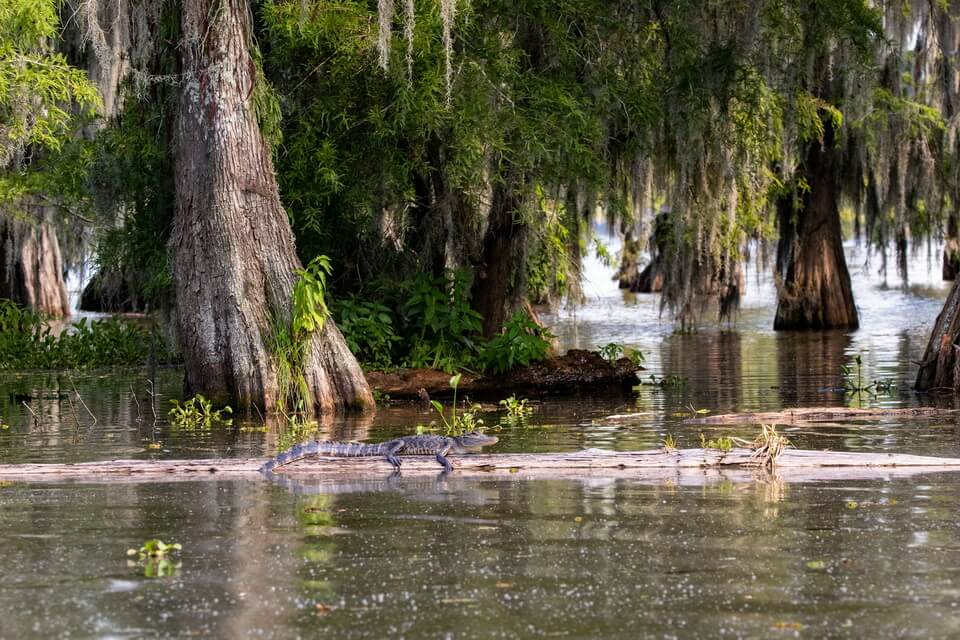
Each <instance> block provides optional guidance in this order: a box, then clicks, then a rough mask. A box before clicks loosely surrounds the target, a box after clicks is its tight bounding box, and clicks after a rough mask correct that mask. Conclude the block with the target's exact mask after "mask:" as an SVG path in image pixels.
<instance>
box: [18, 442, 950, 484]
mask: <svg viewBox="0 0 960 640" xmlns="http://www.w3.org/2000/svg"><path fill="white" fill-rule="evenodd" d="M754 454H755V452H754V451H753V450H752V449H733V450H732V451H729V452H723V451H720V450H717V449H682V450H671V451H667V450H664V449H655V450H650V451H619V452H618V451H607V450H603V449H585V450H583V451H577V452H573V453H542V454H534V453H502V454H477V455H466V456H456V457H452V458H451V461H452V462H453V464H454V466H455V469H456V470H455V471H454V472H453V474H451V477H478V478H490V479H493V478H584V477H619V478H637V479H643V478H662V477H673V476H674V475H675V474H676V473H677V472H682V473H686V474H687V475H703V474H705V473H706V472H708V471H716V470H724V471H725V470H740V471H744V472H746V473H750V472H753V471H762V468H761V464H760V463H759V462H758V461H757V459H756V457H755V455H754ZM263 462H264V459H263V458H238V459H207V460H166V461H163V460H109V461H105V462H84V463H76V464H10V465H0V480H22V481H30V482H37V481H48V482H49V481H63V480H85V481H99V482H103V481H111V482H112V481H114V480H125V481H144V482H147V481H153V482H157V481H172V480H207V479H208V480H223V479H230V478H236V479H244V478H246V479H253V478H262V477H263V476H261V475H260V474H259V473H258V471H257V470H258V469H259V468H260V465H261V464H263ZM864 469H875V470H879V471H880V472H879V473H877V474H872V475H870V477H878V476H879V477H883V476H884V475H888V474H889V473H890V472H891V471H892V470H893V469H900V470H904V469H909V471H910V472H916V473H923V472H932V471H960V458H934V457H929V456H913V455H904V454H894V453H853V452H840V451H806V450H801V449H787V450H786V451H784V452H783V453H782V454H781V455H780V456H779V457H778V458H777V459H776V473H777V474H778V475H779V476H781V477H783V478H784V479H789V476H790V475H791V474H795V475H799V476H801V477H802V478H804V479H805V480H809V479H815V478H830V479H833V478H840V477H843V478H848V479H849V478H854V477H860V476H861V475H862V471H863V470H864ZM664 470H666V472H665V471H664ZM439 471H440V468H439V465H437V463H436V461H435V460H434V459H433V458H432V457H430V456H412V457H406V458H403V469H402V474H403V476H436V475H437V473H438V472H439ZM391 472H392V468H391V466H390V464H389V463H387V462H386V461H385V460H383V459H381V458H334V457H329V456H321V457H318V458H308V459H305V460H300V461H297V462H295V463H292V464H290V465H287V466H285V467H280V468H278V469H277V470H275V476H277V477H288V478H295V477H314V478H316V477H321V478H329V479H340V480H344V479H347V478H350V479H363V478H383V477H385V476H388V475H390V474H391ZM796 472H799V474H797V473H796Z"/></svg>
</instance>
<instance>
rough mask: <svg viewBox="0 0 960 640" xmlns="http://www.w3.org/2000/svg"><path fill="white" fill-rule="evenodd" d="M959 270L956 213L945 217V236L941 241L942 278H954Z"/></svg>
mask: <svg viewBox="0 0 960 640" xmlns="http://www.w3.org/2000/svg"><path fill="white" fill-rule="evenodd" d="M958 270H960V237H958V233H957V213H956V212H954V213H951V214H950V216H949V217H948V218H947V238H946V241H945V242H944V243H943V279H944V280H956V279H957V271H958Z"/></svg>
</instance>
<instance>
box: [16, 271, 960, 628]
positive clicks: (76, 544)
mask: <svg viewBox="0 0 960 640" xmlns="http://www.w3.org/2000/svg"><path fill="white" fill-rule="evenodd" d="M858 260H859V259H858V258H853V260H852V262H851V264H858V263H859V262H858ZM917 262H918V263H921V264H920V265H919V267H918V266H915V267H914V270H913V274H914V277H916V276H917V275H918V274H919V275H921V276H922V274H924V273H926V274H927V275H928V276H929V277H928V280H929V282H930V284H928V285H923V283H922V282H921V284H920V285H919V286H918V285H913V286H912V287H911V288H908V289H900V288H884V287H883V286H882V283H880V282H878V280H877V278H876V277H873V276H871V275H869V274H865V273H863V272H861V271H858V270H854V271H855V273H854V279H855V283H854V286H855V293H856V296H857V300H858V303H859V305H860V311H861V322H862V328H861V329H860V331H858V332H855V333H852V334H846V333H826V334H819V333H818V334H780V335H778V334H774V333H773V332H772V331H770V330H769V325H770V324H771V321H772V305H771V300H770V298H771V296H772V292H771V288H770V285H769V282H767V281H765V280H762V281H760V282H757V281H755V280H754V279H753V276H751V278H750V285H751V288H750V291H749V292H748V296H747V297H746V299H745V301H744V309H743V313H742V315H741V317H740V319H739V321H738V324H737V325H736V326H735V327H732V328H726V327H720V328H715V327H707V328H705V329H703V330H702V331H701V332H700V333H697V334H693V335H673V334H671V332H670V326H669V324H668V323H666V322H663V323H661V322H660V321H659V316H658V308H657V306H656V305H657V303H656V299H655V298H654V297H652V296H640V297H637V298H629V297H628V298H627V299H624V297H623V296H621V295H620V294H619V292H617V291H616V290H614V289H612V288H611V285H610V284H609V282H608V281H607V280H606V276H605V275H604V274H602V272H600V270H599V267H598V266H597V265H593V266H592V269H593V270H594V271H595V272H596V273H600V275H599V276H597V275H596V273H594V274H592V275H593V277H592V278H591V279H590V280H589V282H588V287H587V294H588V296H590V297H591V300H590V302H589V304H588V305H587V306H586V307H583V308H581V309H579V310H578V311H577V313H576V315H574V314H572V313H570V312H562V313H561V314H560V315H558V316H555V317H551V318H549V320H550V322H551V323H552V324H553V326H554V327H555V330H556V331H557V332H558V334H560V336H561V339H562V341H563V342H564V344H565V345H566V346H580V347H594V346H600V345H603V344H606V343H607V342H611V341H616V342H622V343H625V344H628V345H631V346H638V347H640V348H641V349H642V350H643V351H644V353H645V354H646V356H647V363H646V364H647V367H648V369H649V372H648V373H655V374H657V375H658V376H663V375H671V374H673V375H678V376H683V377H684V378H685V380H686V382H685V384H682V385H679V386H676V387H663V388H661V387H655V386H645V387H642V388H641V389H640V392H639V393H638V394H637V395H636V397H630V398H623V397H621V398H608V399H587V398H580V399H575V398H574V399H570V398H568V399H560V400H550V401H542V402H538V403H536V404H535V407H536V413H535V415H534V416H533V418H532V419H531V420H530V424H529V425H528V426H526V427H505V428H504V429H503V430H502V431H501V432H500V433H499V434H498V435H499V436H500V442H499V443H498V444H497V445H496V446H494V447H492V448H491V449H490V450H491V451H493V452H506V451H571V450H577V449H580V448H583V447H606V448H614V449H621V450H633V449H648V448H653V447H656V446H658V445H659V443H660V441H661V440H662V439H663V438H664V437H665V436H666V435H667V434H668V433H669V434H672V435H673V436H674V437H676V438H677V439H678V440H679V444H680V446H698V445H699V441H700V433H701V432H703V433H704V435H705V436H706V437H708V438H715V437H718V436H724V435H734V436H741V437H746V438H752V437H753V436H754V434H755V433H756V428H755V427H747V426H736V427H714V426H711V427H699V426H694V425H686V424H683V423H682V422H683V420H684V419H685V418H687V417H689V415H690V410H691V408H693V409H708V410H710V411H712V412H714V413H716V412H729V411H755V410H776V409H779V408H782V407H792V406H830V405H833V406H836V405H841V404H846V405H851V406H857V405H858V404H860V403H862V404H863V406H891V407H894V406H912V405H917V404H923V403H927V402H929V399H926V398H919V397H917V396H915V395H914V394H913V393H912V392H911V391H909V387H910V384H911V382H912V376H913V374H914V372H915V366H914V365H912V364H911V361H915V360H917V359H919V357H920V356H921V355H922V351H923V348H924V345H925V340H926V337H927V332H928V331H929V328H930V326H931V325H932V323H933V320H934V318H935V317H936V314H937V312H938V311H939V308H940V305H941V304H942V302H941V301H942V298H943V296H944V295H945V287H943V285H941V284H940V283H938V282H936V280H935V277H934V276H935V273H934V274H933V275H931V272H930V271H929V270H926V266H925V264H926V263H925V262H924V261H923V260H918V261H917ZM933 266H934V269H938V265H936V264H934V265H933ZM638 336H639V337H638ZM857 354H862V357H863V363H864V371H863V375H864V377H865V379H866V380H873V379H887V380H892V381H895V382H896V383H897V385H898V386H897V388H896V389H895V390H894V391H893V393H892V394H891V395H883V396H879V397H871V396H869V395H867V396H864V397H862V398H857V397H851V396H849V395H847V394H845V393H844V391H843V388H842V384H843V379H842V376H841V373H840V366H841V365H842V364H849V363H850V362H851V361H852V359H853V357H854V356H856V355H857ZM179 384H180V381H179V374H178V372H176V371H164V372H161V375H160V376H159V377H158V380H157V384H156V387H155V388H154V391H155V398H154V400H155V402H156V407H157V409H156V411H157V414H158V415H159V417H160V419H159V420H156V421H155V420H154V417H153V412H154V411H153V409H152V408H151V397H150V396H149V395H148V393H147V385H146V382H145V380H144V378H143V377H142V376H141V375H138V374H136V373H134V374H122V373H115V374H109V375H104V376H101V375H96V374H73V375H72V377H68V376H67V375H66V374H60V375H57V374H22V375H17V374H6V375H3V376H2V377H0V421H2V428H0V463H12V462H64V461H82V460H98V459H110V458H120V457H122V458H142V459H152V458H184V457H216V456H228V457H240V456H251V455H253V456H259V455H264V456H265V455H267V454H268V453H272V452H273V451H274V450H275V448H276V446H277V441H276V436H274V435H273V434H266V433H263V432H261V431H257V430H244V428H243V427H242V425H239V424H238V425H235V426H233V427H229V428H219V427H213V428H210V429H200V430H182V429H177V428H175V427H173V426H171V425H170V424H168V423H167V422H166V420H165V419H164V416H165V414H166V411H167V409H168V408H169V406H170V405H169V399H170V398H172V397H177V396H178V393H179ZM74 388H75V389H76V391H79V393H80V396H81V397H82V398H83V400H84V401H85V403H86V405H87V406H88V407H89V410H90V413H92V414H93V415H94V416H96V418H97V420H96V423H94V421H93V419H92V418H91V416H90V414H88V413H87V411H86V409H85V408H84V407H83V406H82V405H81V404H79V403H78V402H77V401H76V399H75V398H76V393H75V391H74ZM951 402H952V399H951ZM24 403H26V405H27V406H29V410H28V409H27V408H26V407H25V405H24ZM492 409H493V407H491V410H492ZM31 412H32V413H31ZM34 414H36V416H35V415H34ZM625 414H632V415H630V416H629V417H619V418H613V419H609V418H608V416H613V415H616V416H623V415H625ZM484 418H485V420H486V421H487V424H488V425H489V424H495V423H496V420H497V416H496V414H495V413H493V412H490V413H487V414H484ZM429 420H430V415H429V414H428V413H426V412H422V411H420V409H419V408H418V407H414V406H409V405H407V406H395V407H388V408H384V409H381V411H380V412H379V413H378V414H377V415H376V416H375V417H373V418H366V419H362V420H358V419H352V420H344V421H338V422H336V423H333V424H330V425H326V426H325V428H324V431H325V435H327V436H331V437H337V438H346V439H351V438H352V439H365V440H366V439H369V440H380V439H384V438H388V437H392V436H395V435H398V434H402V433H409V432H410V431H411V430H412V428H413V425H415V424H416V423H418V422H421V423H422V422H427V421H429ZM781 432H783V433H785V434H786V435H787V436H788V437H789V438H790V439H791V440H792V442H793V443H794V444H795V445H796V446H798V447H803V448H830V449H839V450H852V451H873V452H876V451H895V452H900V453H917V454H927V455H943V456H960V433H958V429H957V422H956V420H955V419H953V418H949V419H941V420H922V421H921V420H914V421H911V420H904V419H900V420H888V421H871V422H864V423H862V424H856V425H853V424H844V425H829V424H825V425H816V426H804V427H782V428H781ZM152 443H158V444H159V448H153V446H151V445H152ZM154 446H156V445H154ZM384 467H385V468H384V473H383V476H382V477H376V478H363V479H359V478H358V479H355V480H353V481H350V482H337V481H318V480H313V481H309V480H305V481H301V482H298V483H292V484H291V486H281V485H278V484H271V483H269V482H267V481H171V482H151V483H143V482H140V483H136V482H125V481H123V480H122V479H113V480H111V481H109V482H101V483H59V484H58V483H42V484H41V483H37V484H32V483H19V482H15V483H2V484H0V549H2V551H0V576H2V581H0V637H2V638H51V637H107V638H128V637H129V638H141V637H223V638H240V637H276V638H288V637H298V636H299V637H318V638H319V637H325V638H334V637H337V638H339V637H344V638H382V637H430V638H442V637H465V638H488V637H509V638H515V637H595V636H605V637H623V638H638V637H658V638H659V637H681V638H708V637H709V638H713V637H731V638H733V637H748V638H749V637H753V638H778V637H804V638H823V637H851V638H876V637H918V638H948V637H960V607H958V602H960V516H958V515H957V514H958V513H960V474H956V473H929V474H917V475H912V476H909V477H899V476H898V475H897V476H895V474H892V473H890V474H884V473H883V472H877V473H875V474H873V477H871V478H870V479H858V480H829V481H807V482H784V481H783V480H782V479H781V478H778V477H777V476H776V475H772V476H753V475H752V474H742V473H741V474H726V475H724V474H721V473H716V474H709V475H704V476H703V477H701V478H696V477H694V476H686V477H684V478H679V477H678V479H676V480H666V481H664V480H658V481H646V482H645V481H639V480H625V479H604V478H595V477H590V478H586V477H585V478H584V479H582V480H537V481H531V480H523V479H517V480H515V481H499V480H498V481H484V480H474V479H461V478H458V477H457V476H456V474H454V475H453V476H451V477H450V478H448V479H446V480H444V479H442V478H439V477H438V478H436V479H433V478H428V479H424V478H420V477H412V476H411V477H408V478H404V477H403V476H400V477H399V478H393V479H391V478H390V477H389V468H388V467H387V465H386V464H385V465H384ZM888 476H889V477H888ZM171 480H172V479H171ZM149 538H161V539H163V540H164V541H166V542H179V543H181V544H182V545H183V550H182V551H181V552H180V553H179V554H176V555H175V556H174V558H173V561H172V563H171V564H166V565H164V566H163V567H162V568H160V567H157V566H151V565H146V566H145V565H144V564H142V563H141V564H138V563H136V562H134V561H132V560H131V559H129V558H128V557H127V549H128V548H135V547H139V546H140V545H141V544H142V543H143V542H144V541H145V540H147V539H149ZM155 571H159V572H161V573H169V574H170V575H168V576H166V577H157V578H155V577H147V576H146V575H145V573H153V572H155Z"/></svg>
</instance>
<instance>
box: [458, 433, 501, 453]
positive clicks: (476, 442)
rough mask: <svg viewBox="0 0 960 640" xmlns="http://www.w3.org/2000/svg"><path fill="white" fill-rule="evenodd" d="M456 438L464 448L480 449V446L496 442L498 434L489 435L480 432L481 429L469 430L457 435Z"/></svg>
mask: <svg viewBox="0 0 960 640" xmlns="http://www.w3.org/2000/svg"><path fill="white" fill-rule="evenodd" d="M455 440H456V441H457V444H458V445H459V446H460V447H461V448H463V449H479V448H480V447H487V446H490V445H491V444H496V442H497V436H488V435H487V434H485V433H480V432H479V431H468V432H466V433H465V434H463V435H462V436H457V437H456V438H455Z"/></svg>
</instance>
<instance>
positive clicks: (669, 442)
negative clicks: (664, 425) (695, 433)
mask: <svg viewBox="0 0 960 640" xmlns="http://www.w3.org/2000/svg"><path fill="white" fill-rule="evenodd" d="M700 435H701V436H703V434H702V433H701V434H700ZM660 444H662V445H663V450H664V451H666V452H667V453H674V452H676V451H677V449H678V445H677V439H676V438H675V437H673V434H672V433H668V434H667V435H665V436H664V437H663V440H661V441H660Z"/></svg>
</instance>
